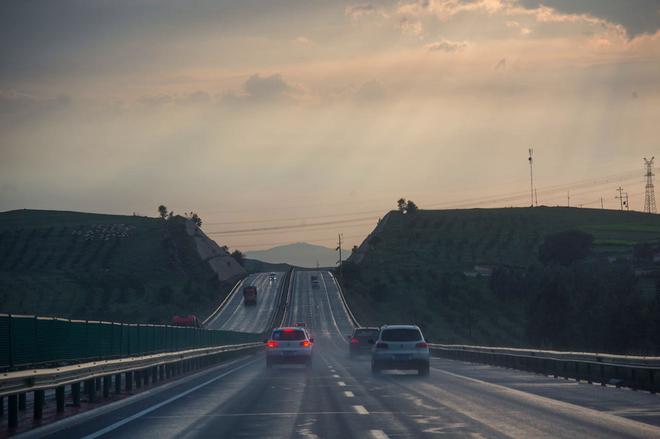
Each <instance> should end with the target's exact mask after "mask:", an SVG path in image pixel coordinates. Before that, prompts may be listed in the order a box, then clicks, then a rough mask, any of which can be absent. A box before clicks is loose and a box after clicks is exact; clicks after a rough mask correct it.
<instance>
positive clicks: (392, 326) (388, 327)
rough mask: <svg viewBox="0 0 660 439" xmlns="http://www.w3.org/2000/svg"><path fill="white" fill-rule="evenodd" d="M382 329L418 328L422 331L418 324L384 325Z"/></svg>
mask: <svg viewBox="0 0 660 439" xmlns="http://www.w3.org/2000/svg"><path fill="white" fill-rule="evenodd" d="M380 329H381V330H382V329H417V330H419V331H421V329H419V326H417V325H383V326H381V327H380Z"/></svg>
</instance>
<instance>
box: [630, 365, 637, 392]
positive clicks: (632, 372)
mask: <svg viewBox="0 0 660 439" xmlns="http://www.w3.org/2000/svg"><path fill="white" fill-rule="evenodd" d="M630 388H631V389H632V390H633V391H637V369H630Z"/></svg>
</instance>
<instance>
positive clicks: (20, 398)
mask: <svg viewBox="0 0 660 439" xmlns="http://www.w3.org/2000/svg"><path fill="white" fill-rule="evenodd" d="M26 401H27V398H26V395H25V393H19V394H18V409H19V410H20V411H23V410H25V407H26Z"/></svg>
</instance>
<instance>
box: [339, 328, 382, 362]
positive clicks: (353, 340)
mask: <svg viewBox="0 0 660 439" xmlns="http://www.w3.org/2000/svg"><path fill="white" fill-rule="evenodd" d="M379 331H380V330H379V329H378V328H355V329H354V330H353V334H351V335H347V336H346V338H348V354H349V356H350V357H351V358H355V357H356V356H358V355H365V354H370V353H371V348H373V343H374V341H375V340H376V339H377V338H378V332H379Z"/></svg>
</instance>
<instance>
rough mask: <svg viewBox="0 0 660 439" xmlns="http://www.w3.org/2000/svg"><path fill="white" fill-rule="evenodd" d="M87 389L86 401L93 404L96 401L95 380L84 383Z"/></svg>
mask: <svg viewBox="0 0 660 439" xmlns="http://www.w3.org/2000/svg"><path fill="white" fill-rule="evenodd" d="M85 386H86V387H87V401H89V402H94V400H95V399H96V380H95V379H94V378H92V379H89V380H87V381H85Z"/></svg>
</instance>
